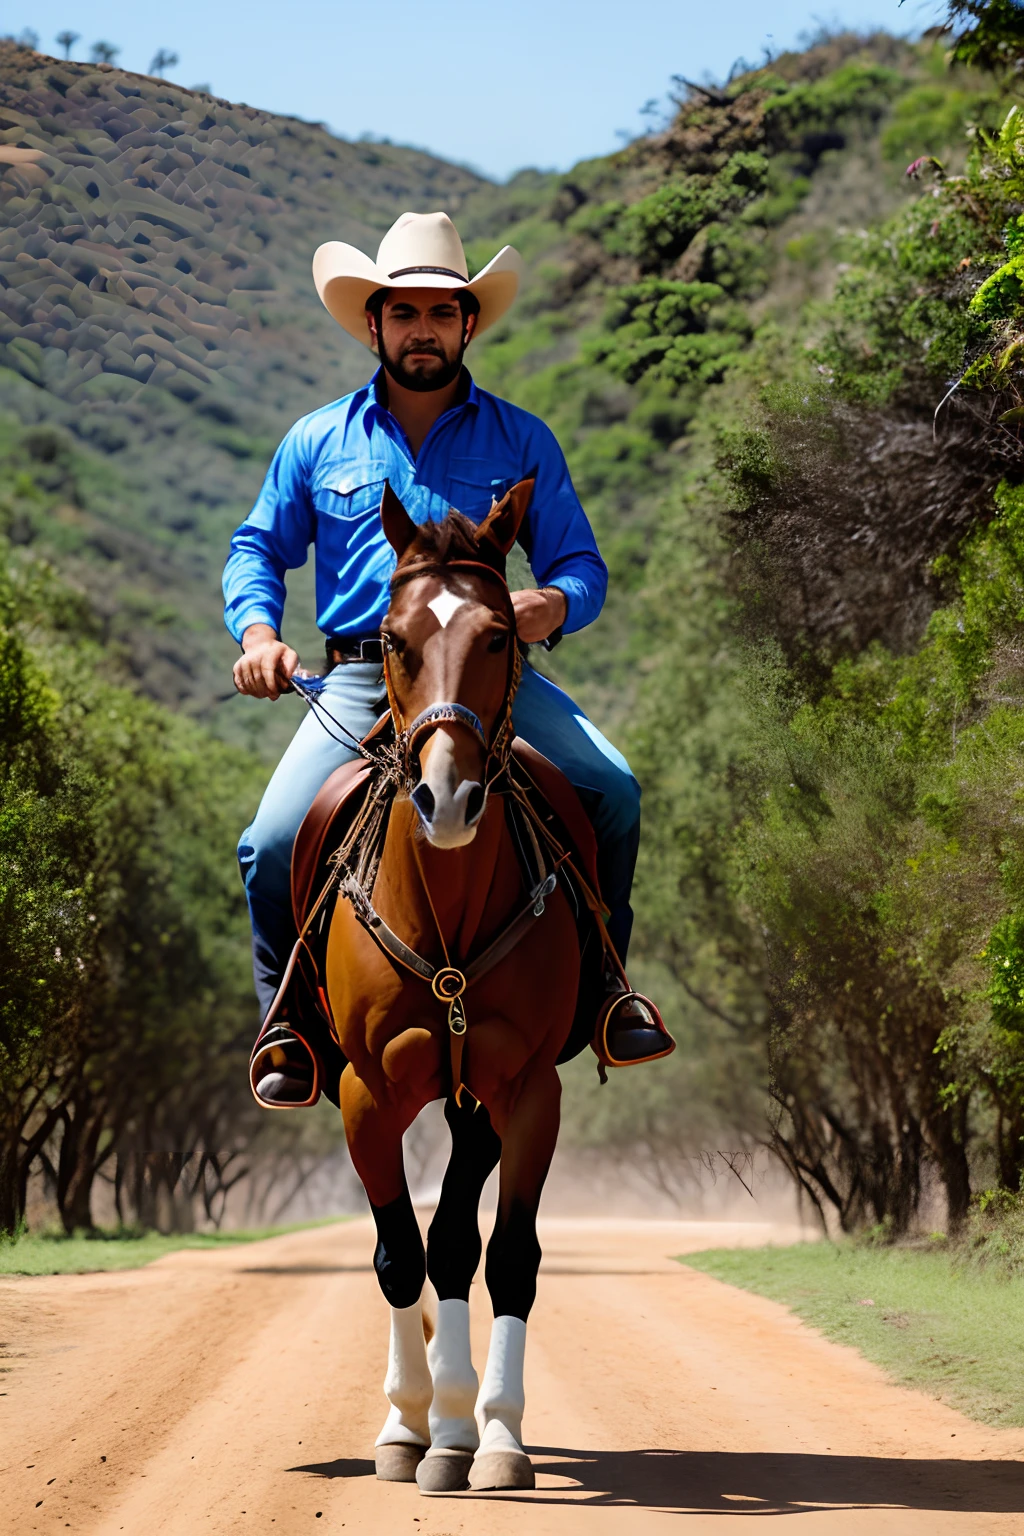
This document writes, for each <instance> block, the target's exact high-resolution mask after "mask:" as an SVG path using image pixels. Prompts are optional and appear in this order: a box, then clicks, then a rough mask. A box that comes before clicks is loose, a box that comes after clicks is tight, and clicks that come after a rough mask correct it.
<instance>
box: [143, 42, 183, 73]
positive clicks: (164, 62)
mask: <svg viewBox="0 0 1024 1536" xmlns="http://www.w3.org/2000/svg"><path fill="white" fill-rule="evenodd" d="M177 62H178V55H177V54H176V53H171V52H170V50H169V49H167V48H158V49H157V51H156V53H155V54H154V55H153V61H152V63H151V64H150V66H149V72H150V74H151V75H162V74H163V72H164V70H165V69H173V68H174V66H175V64H177Z"/></svg>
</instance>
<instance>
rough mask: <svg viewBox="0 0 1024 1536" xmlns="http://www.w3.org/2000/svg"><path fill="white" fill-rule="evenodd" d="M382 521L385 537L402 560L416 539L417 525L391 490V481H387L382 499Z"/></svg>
mask: <svg viewBox="0 0 1024 1536" xmlns="http://www.w3.org/2000/svg"><path fill="white" fill-rule="evenodd" d="M380 520H381V523H382V524H383V527H384V536H385V538H386V539H387V541H388V543H389V544H390V545H391V548H392V549H393V550H394V552H395V554H396V555H397V556H398V558H399V560H401V558H402V556H403V555H404V554H405V552H406V550H407V549H408V548H409V545H410V544H411V543H412V541H413V539H414V538H415V537H416V524H415V523H414V522H413V520H412V518H411V517H410V516H409V514H408V512H407V511H406V510H405V508H404V507H403V506H402V503H401V502H400V501H399V499H398V497H397V496H396V495H395V493H394V491H393V490H392V489H391V481H390V480H385V482H384V494H383V496H382V497H381V499H380Z"/></svg>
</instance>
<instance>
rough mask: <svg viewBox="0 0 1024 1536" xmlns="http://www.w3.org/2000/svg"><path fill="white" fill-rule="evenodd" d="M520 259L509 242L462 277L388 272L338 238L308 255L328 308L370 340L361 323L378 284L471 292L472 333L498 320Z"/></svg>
mask: <svg viewBox="0 0 1024 1536" xmlns="http://www.w3.org/2000/svg"><path fill="white" fill-rule="evenodd" d="M522 270H523V259H522V257H521V256H520V254H519V252H518V251H517V250H514V249H513V247H512V246H511V245H506V246H504V247H503V248H502V249H501V250H500V251H499V252H498V254H497V256H495V257H494V258H493V260H491V261H489V262H488V263H487V265H486V267H484V268H483V270H482V271H481V272H478V273H477V275H476V277H473V278H470V279H468V281H463V279H462V278H458V277H448V276H446V275H444V274H442V273H435V272H431V273H426V272H409V273H403V275H402V276H401V277H391V276H389V275H388V273H387V272H382V271H381V270H380V269H379V268H378V266H377V264H376V262H373V261H371V260H370V258H369V256H366V255H364V253H363V252H362V251H360V250H357V249H356V247H355V246H354V245H346V244H345V242H344V241H343V240H328V241H327V243H326V245H321V246H320V247H319V248H318V250H317V252H316V254H315V255H314V257H313V281H314V283H315V284H316V291H317V293H318V294H319V295H320V299H321V302H322V303H323V305H324V308H325V309H326V310H327V312H328V313H329V314H330V315H332V316H333V317H334V319H335V320H337V322H338V324H339V325H340V326H343V327H344V329H345V330H346V331H348V333H349V335H350V336H354V337H355V339H356V341H361V342H362V343H363V344H364V345H365V346H369V345H370V334H369V331H368V330H367V326H366V301H367V299H368V298H369V297H370V295H371V293H376V292H377V289H378V288H443V289H448V290H449V291H451V292H467V293H472V294H473V295H474V296H475V298H476V300H477V303H478V304H479V305H480V314H479V316H478V318H477V322H476V333H475V334H476V335H478V336H479V335H480V333H481V331H486V330H487V328H488V326H491V325H494V323H495V321H497V320H500V319H501V317H502V315H503V314H504V313H505V311H506V310H507V309H508V308H509V307H510V306H511V304H512V302H513V300H514V299H515V296H516V294H517V292H518V291H519V278H520V275H521V273H522Z"/></svg>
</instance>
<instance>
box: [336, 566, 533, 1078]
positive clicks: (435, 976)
mask: <svg viewBox="0 0 1024 1536" xmlns="http://www.w3.org/2000/svg"><path fill="white" fill-rule="evenodd" d="M465 570H469V571H473V572H475V573H479V574H482V575H484V576H486V577H487V578H488V579H489V580H491V581H494V582H496V583H497V584H498V586H499V588H500V592H501V595H502V597H503V599H504V601H503V607H504V609H505V613H506V616H507V618H508V620H509V647H508V649H509V663H508V673H507V676H506V680H505V692H504V696H503V699H502V703H501V706H500V708H499V710H498V713H497V715H496V717H495V724H494V727H493V729H492V731H491V734H490V737H488V735H487V733H486V732H485V730H484V727H483V724H482V723H481V721H480V719H479V717H478V716H477V715H476V714H474V712H473V711H472V710H471V709H468V708H467V707H466V706H465V705H464V704H459V703H457V702H447V701H445V702H440V703H437V704H431V705H429V706H428V707H427V708H426V709H424V710H421V711H420V713H419V714H418V715H417V716H416V717H415V718H414V719H413V720H411V721H410V722H409V724H408V725H406V724H405V723H404V722H403V718H402V711H401V708H400V706H399V703H398V699H397V696H396V694H395V691H394V687H393V685H392V680H391V670H390V658H391V655H392V653H393V650H394V647H393V646H392V645H391V644H390V643H389V638H388V635H387V631H386V630H385V631H383V632H382V638H383V647H384V681H385V684H386V686H387V691H388V702H389V704H390V706H391V717H392V720H393V721H394V726H395V745H394V748H393V752H394V757H393V758H392V766H391V772H390V776H391V777H392V778H393V779H394V780H395V781H396V782H398V783H400V784H402V785H403V787H404V788H406V789H407V790H408V789H409V788H410V787H411V786H412V779H413V771H414V762H415V749H416V742H417V741H418V739H419V738H420V737H421V736H422V734H423V733H424V731H426V730H430V729H433V728H434V727H436V726H438V725H442V724H452V725H461V726H464V727H465V728H466V729H468V730H469V731H470V732H471V733H472V734H473V735H474V736H475V737H476V739H477V740H478V741H479V743H480V745H481V746H482V747H483V748H484V750H485V751H486V753H487V758H486V762H485V768H484V772H485V779H486V785H487V787H489V786H490V785H491V784H492V783H493V782H494V780H495V779H496V778H497V777H498V776H499V775H500V774H501V773H502V772H504V770H505V769H506V768H507V766H508V761H509V757H510V755H511V751H512V741H513V738H514V736H515V728H514V726H513V724H512V704H513V700H514V699H515V695H516V690H517V688H518V687H519V680H520V678H521V676H522V665H523V660H522V652H521V651H520V648H519V645H518V642H517V640H516V618H515V609H514V608H513V605H512V597H511V593H510V592H509V589H508V584H507V582H506V581H505V578H504V576H503V575H502V574H501V572H500V571H497V570H495V568H494V567H493V566H491V565H486V564H485V563H484V562H483V561H479V560H451V561H446V562H444V563H441V562H437V561H419V562H416V563H414V564H412V565H410V566H409V567H407V568H406V569H405V570H398V571H396V572H395V575H394V577H393V578H392V581H391V590H392V592H394V591H395V589H396V588H397V587H399V586H403V585H404V584H405V583H406V582H408V581H413V580H415V579H416V578H417V577H419V576H432V575H445V574H447V573H448V572H450V571H465ZM492 765H493V769H492ZM382 828H383V817H382V816H381V817H378V818H376V833H377V836H378V837H379V836H380V834H381V831H382ZM365 829H366V823H365V822H364V820H363V818H359V821H358V823H357V826H356V827H355V828H354V829H353V835H351V836H350V837H348V838H346V840H345V843H344V844H343V845H342V847H341V848H339V849H338V851H337V854H336V855H335V856H334V857H335V878H337V879H338V880H339V892H340V893H341V894H342V895H344V896H345V897H346V898H347V899H348V901H349V902H350V903H351V906H352V910H353V912H354V914H355V916H356V918H357V919H358V921H359V922H360V923H361V924H362V926H363V927H364V928H365V929H366V931H367V933H369V935H370V937H371V938H372V939H373V940H374V942H375V943H376V944H377V945H378V947H379V948H380V949H381V950H383V952H384V953H385V954H386V955H388V956H389V958H390V959H392V960H394V961H395V962H396V963H397V964H398V965H401V966H402V967H403V968H404V969H405V970H407V971H409V972H411V973H412V974H413V975H414V976H418V977H419V978H420V979H421V980H423V981H426V982H428V983H429V985H430V989H431V991H432V992H433V994H434V996H435V997H436V998H437V999H438V1001H439V1002H442V1003H447V1004H448V1034H449V1042H450V1047H451V1072H452V1093H453V1095H454V1098H455V1102H456V1104H459V1105H460V1107H461V1099H462V1091H463V1087H464V1084H463V1081H462V1053H463V1049H464V1046H465V1038H466V1032H467V1030H468V1027H469V1025H468V1020H467V1018H466V1010H465V1005H464V1003H463V1001H462V999H463V996H464V994H465V992H466V989H467V987H469V986H471V985H472V984H473V982H475V981H478V980H479V979H480V977H481V976H485V975H486V974H487V973H488V971H490V970H492V969H493V968H494V967H495V966H496V965H497V964H498V963H499V961H501V960H504V958H505V957H506V955H509V954H511V952H512V950H513V949H515V947H516V945H517V944H518V943H519V942H520V940H521V939H523V938H524V937H525V935H526V933H527V931H528V930H529V929H530V928H531V927H532V926H533V924H534V922H535V921H536V919H537V918H538V917H541V916H543V913H544V905H545V902H546V901H547V898H548V897H549V896H551V895H552V893H553V892H554V890H555V887H556V885H557V883H558V876H557V869H558V862H559V861H558V860H557V859H556V860H554V861H552V862H549V861H548V858H547V856H546V854H545V852H544V851H543V848H542V840H540V839H538V838H537V837H536V835H535V833H534V832H533V829H532V827H531V826H530V825H529V823H527V830H528V834H529V839H530V842H531V844H532V853H533V865H534V869H535V871H536V879H535V881H534V883H533V886H532V889H531V890H530V891H529V893H528V895H527V898H526V902H525V904H524V905H523V906H522V907H521V908H520V910H519V911H518V912H516V913H515V914H514V915H513V917H512V918H510V920H509V921H508V923H506V925H505V927H504V928H503V929H502V930H501V932H500V933H499V934H498V935H497V937H496V938H495V939H493V940H492V941H491V943H490V944H489V945H488V946H487V948H486V949H485V950H483V951H482V952H481V953H480V954H479V955H477V956H476V957H475V958H474V959H473V960H471V961H469V962H468V963H466V962H460V964H458V965H455V964H453V963H452V958H451V956H450V955H449V953H448V946H447V944H446V943H445V938H444V932H443V929H442V927H441V924H440V922H439V920H438V916H437V912H436V910H435V907H434V901H433V898H432V896H431V894H430V887H429V885H428V883H427V880H426V875H425V873H424V870H423V866H422V862H421V860H420V855H419V850H418V847H417V844H416V839H415V838H414V839H413V857H414V858H415V860H416V866H417V870H418V873H419V876H420V882H421V884H422V886H423V890H424V894H425V895H426V898H427V902H428V904H429V906H430V911H431V915H432V916H433V919H434V925H435V927H436V929H437V935H438V939H439V941H440V945H441V950H442V953H443V955H444V960H445V963H444V965H441V966H436V965H433V964H432V963H431V962H430V961H429V960H426V959H424V958H423V956H422V955H419V954H417V953H416V951H415V950H414V949H412V948H411V947H410V945H408V944H406V943H405V941H404V940H403V939H401V938H399V936H398V934H396V933H395V932H394V930H393V929H392V928H391V927H389V925H388V924H387V923H386V922H385V921H384V919H383V918H382V917H381V915H380V913H379V912H377V910H376V909H375V907H374V905H373V902H372V900H371V899H370V895H369V891H368V890H367V886H370V887H371V889H372V884H373V881H372V879H366V880H364V879H361V878H360V875H361V874H362V873H363V871H364V869H366V868H367V867H368V863H367V860H366V859H365V858H364V859H362V860H360V867H359V869H358V871H357V870H356V869H353V868H352V867H351V865H350V864H348V861H347V855H348V853H350V852H351V851H352V849H353V848H354V846H355V844H356V843H357V842H358V841H359V833H360V832H362V831H363V830H365ZM371 835H372V834H371ZM378 864H379V854H378V857H377V859H376V860H375V861H374V862H373V863H372V866H370V867H372V870H373V875H374V877H375V875H376V868H377V865H378ZM319 905H320V903H319V902H318V903H317V906H319Z"/></svg>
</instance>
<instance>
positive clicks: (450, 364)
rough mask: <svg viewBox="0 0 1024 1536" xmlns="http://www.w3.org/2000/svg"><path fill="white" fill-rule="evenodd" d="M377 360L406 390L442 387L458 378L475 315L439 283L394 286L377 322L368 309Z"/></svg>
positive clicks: (367, 313) (472, 329)
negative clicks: (465, 311) (466, 311)
mask: <svg viewBox="0 0 1024 1536" xmlns="http://www.w3.org/2000/svg"><path fill="white" fill-rule="evenodd" d="M366 321H367V324H368V325H369V327H370V335H371V337H372V339H373V342H374V345H375V346H376V348H377V352H378V354H379V355H380V360H381V362H382V363H383V365H384V367H385V368H386V369H387V371H388V373H389V374H390V375H391V377H392V378H393V379H394V380H395V381H396V383H398V384H401V385H403V386H404V388H405V389H412V390H417V391H426V390H433V389H443V388H444V387H445V385H447V384H450V383H451V382H452V380H453V379H456V378H458V375H459V370H460V368H461V367H462V354H463V352H465V350H466V346H467V344H468V342H469V339H470V337H471V336H472V334H473V331H474V329H475V327H476V316H475V315H467V316H466V318H465V319H463V316H462V309H461V307H460V305H459V301H458V300H457V299H456V298H454V297H453V295H452V294H450V293H448V292H446V290H444V289H443V288H441V289H439V288H396V289H394V290H393V291H392V292H391V293H389V294H388V296H387V298H386V299H385V300H384V307H383V309H382V311H381V323H380V328H379V330H378V327H377V323H376V320H375V319H374V316H373V315H372V314H371V313H370V311H369V310H367V312H366Z"/></svg>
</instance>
